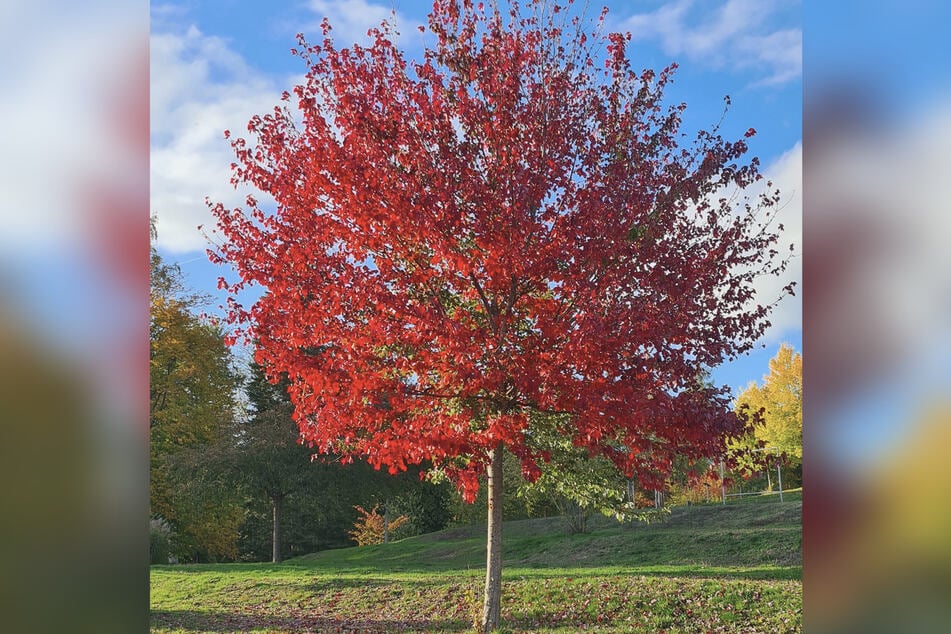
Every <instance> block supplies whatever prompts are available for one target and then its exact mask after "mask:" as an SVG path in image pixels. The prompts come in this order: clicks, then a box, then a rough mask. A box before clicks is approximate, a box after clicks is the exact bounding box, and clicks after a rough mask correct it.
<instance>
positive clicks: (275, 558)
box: [271, 495, 284, 564]
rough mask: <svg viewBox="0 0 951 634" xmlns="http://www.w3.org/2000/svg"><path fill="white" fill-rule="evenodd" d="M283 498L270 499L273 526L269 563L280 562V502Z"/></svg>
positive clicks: (274, 497) (278, 496) (281, 496)
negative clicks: (272, 510) (272, 507)
mask: <svg viewBox="0 0 951 634" xmlns="http://www.w3.org/2000/svg"><path fill="white" fill-rule="evenodd" d="M283 497H284V496H283V495H275V496H273V497H271V502H272V504H273V506H274V518H273V524H274V526H273V528H272V531H271V561H272V562H273V563H275V564H277V563H280V562H281V501H282V499H283Z"/></svg>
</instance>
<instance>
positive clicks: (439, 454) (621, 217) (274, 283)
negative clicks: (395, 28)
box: [210, 0, 785, 496]
mask: <svg viewBox="0 0 951 634" xmlns="http://www.w3.org/2000/svg"><path fill="white" fill-rule="evenodd" d="M546 5H548V3H545V2H541V1H537V2H529V3H528V8H529V9H530V10H520V9H518V8H515V9H513V10H512V11H511V13H509V14H508V15H500V14H499V13H498V12H492V11H484V10H483V9H482V7H481V3H480V5H479V6H478V7H473V6H472V3H471V2H467V1H464V2H461V3H460V2H458V1H455V0H437V1H436V2H435V3H434V5H433V12H432V14H431V15H430V18H429V31H430V32H431V33H432V34H434V36H435V45H434V46H433V47H432V48H431V49H428V50H426V52H425V54H424V57H423V61H422V62H421V63H413V64H407V62H406V61H405V60H404V57H403V55H402V53H401V52H400V50H399V49H398V48H397V47H396V45H395V44H394V43H393V42H392V39H393V37H392V35H393V33H392V32H391V29H390V28H389V27H387V26H386V25H384V26H382V27H381V28H380V29H378V30H375V31H373V32H372V36H373V42H372V44H371V45H370V46H369V47H360V46H353V47H350V48H342V49H338V48H336V47H335V45H334V43H333V41H332V38H331V37H330V26H329V24H327V23H326V22H325V23H324V39H323V41H322V43H321V44H319V45H309V44H307V43H306V42H305V41H304V38H303V36H299V40H300V48H299V49H298V50H295V51H294V53H295V54H297V55H299V56H301V57H302V58H303V60H304V61H305V62H306V65H307V69H308V72H307V75H306V80H305V81H304V83H303V84H302V85H300V86H297V87H296V88H295V89H294V93H295V95H296V103H297V108H298V109H299V114H298V113H292V110H291V100H292V97H291V95H290V94H287V93H285V95H284V104H283V105H282V106H279V107H277V108H275V109H274V112H273V113H271V114H268V115H266V116H256V117H254V118H253V119H252V120H251V122H250V123H249V125H248V129H249V131H250V133H251V134H252V135H253V136H254V137H255V139H256V143H254V144H253V145H249V144H247V143H246V141H245V140H243V139H236V140H233V141H232V145H233V147H234V149H235V151H236V154H237V163H236V164H234V166H233V169H234V178H233V182H235V183H236V184H237V183H251V184H253V185H254V186H255V187H256V188H257V189H259V190H261V191H263V192H266V193H267V194H269V195H271V196H272V197H273V198H274V199H275V201H276V212H273V213H266V212H265V211H263V210H262V209H261V208H260V207H259V205H258V203H257V202H256V201H255V200H254V199H253V198H249V199H248V201H247V207H248V211H244V210H242V209H226V208H225V207H224V206H223V205H221V204H220V203H219V204H212V209H213V211H214V213H215V215H216V216H217V219H218V224H219V228H220V229H221V231H222V232H223V234H224V236H225V241H224V243H223V244H222V245H221V246H220V247H219V249H218V251H216V252H210V256H211V257H212V259H213V260H214V261H216V262H219V263H223V262H230V263H232V264H233V265H234V266H235V268H236V269H237V271H238V272H239V274H240V276H241V281H240V282H238V283H237V284H235V285H233V286H230V288H231V290H232V291H234V292H237V291H238V290H240V288H242V287H243V286H244V285H245V284H247V283H257V284H260V285H262V286H263V287H265V288H266V289H267V292H266V293H265V294H264V295H263V297H261V298H260V300H258V301H257V302H256V303H255V304H254V306H253V307H251V308H250V309H248V310H245V309H244V308H243V307H242V306H240V305H239V304H238V303H237V301H236V300H233V299H232V301H231V302H230V303H231V308H232V310H231V312H230V319H231V321H232V323H233V324H235V326H236V328H237V329H238V333H239V335H243V336H245V337H247V338H248V339H249V340H250V339H253V340H254V341H255V343H256V346H257V353H256V358H257V360H258V362H259V363H261V364H262V365H264V366H265V367H266V368H268V370H269V372H270V375H271V376H273V377H275V378H276V377H278V376H279V374H280V373H282V372H286V373H287V374H288V375H289V376H290V377H291V378H292V381H293V385H292V388H291V397H292V400H293V402H294V405H295V409H296V413H295V416H296V418H297V421H298V423H299V425H300V428H301V432H302V436H303V438H304V439H305V440H306V441H308V442H309V443H311V444H312V446H313V447H314V448H315V449H316V450H318V451H324V452H341V453H342V454H344V455H345V456H348V457H353V456H364V457H367V458H368V459H369V460H370V461H371V462H372V463H374V464H375V465H377V466H381V465H385V466H388V467H389V469H390V470H391V471H394V472H395V471H396V470H400V469H404V468H405V467H406V465H407V464H411V463H412V464H416V463H422V462H426V461H429V462H431V463H432V464H434V465H437V466H440V467H442V468H444V469H446V470H447V471H448V473H449V474H450V475H451V476H452V477H454V479H455V480H456V481H457V483H458V484H459V485H460V486H461V487H462V488H463V490H464V492H465V493H466V494H467V495H469V496H472V495H474V494H475V489H476V487H477V483H476V477H477V476H478V475H479V474H481V473H482V472H483V471H484V468H485V456H486V453H487V451H488V450H489V449H491V448H493V447H496V446H498V445H499V444H500V443H504V444H505V445H506V446H507V447H508V448H510V449H511V450H512V451H513V452H514V453H515V454H516V455H517V456H519V458H521V460H522V464H523V468H524V470H525V472H526V474H527V475H529V476H531V475H533V474H537V472H538V468H539V465H540V464H541V463H542V462H543V458H544V455H543V452H541V451H540V450H539V449H538V447H536V446H534V445H533V442H532V433H531V426H532V424H533V421H534V420H537V418H536V417H533V416H530V414H532V413H533V412H542V413H545V412H560V413H566V414H567V415H566V416H562V417H559V418H558V420H560V421H567V422H562V423H559V425H560V426H561V427H560V431H561V433H563V434H566V435H570V436H571V437H572V438H573V440H574V442H575V444H577V445H578V446H587V447H589V448H590V450H591V451H592V453H596V452H598V453H603V454H605V455H607V456H608V457H610V458H611V459H612V460H614V462H615V463H616V464H617V465H618V466H619V468H621V469H622V470H623V471H625V472H626V473H627V474H628V475H629V476H631V475H633V476H638V477H641V478H642V479H645V478H646V479H648V480H649V479H650V478H651V477H653V476H654V475H656V474H657V473H662V472H665V471H666V470H667V469H668V468H669V465H670V461H671V459H672V457H673V456H674V455H676V454H681V455H684V454H685V455H688V456H704V455H712V454H717V453H718V452H719V451H721V450H722V448H723V441H724V438H726V437H728V436H732V435H736V434H737V433H739V431H740V429H741V424H740V423H739V422H738V421H737V419H736V417H735V416H734V415H733V414H732V412H731V411H730V404H729V395H728V393H727V392H726V390H715V389H705V388H702V387H699V386H698V384H697V376H698V372H699V371H700V370H701V369H702V368H704V367H712V366H715V365H718V364H719V363H721V362H722V361H723V360H725V359H728V358H733V357H735V356H736V355H738V354H740V353H742V352H744V351H746V350H748V349H749V348H750V347H751V346H752V344H753V342H754V341H755V340H756V339H757V338H759V336H760V335H762V333H763V331H764V329H765V328H766V327H767V326H768V322H767V320H766V318H767V315H768V313H769V309H770V306H759V307H754V308H752V309H751V308H750V307H749V305H750V302H751V299H752V298H753V287H752V282H753V280H754V278H755V277H756V276H758V275H761V274H776V273H778V272H779V271H780V270H782V268H783V267H784V266H785V263H784V262H783V261H781V260H780V261H777V258H776V256H777V253H776V250H775V249H774V245H775V243H776V240H777V237H776V235H775V233H774V232H772V231H771V230H770V229H769V225H768V223H769V220H770V218H771V217H772V214H771V210H770V208H771V207H773V205H775V203H776V201H777V196H776V194H775V193H774V192H773V193H770V194H767V195H763V196H759V197H757V199H756V200H752V201H751V200H748V199H747V198H742V199H740V200H737V199H736V196H735V195H734V196H731V192H732V193H733V194H736V192H737V191H740V190H743V189H744V188H746V187H747V186H748V185H750V184H751V183H753V182H754V181H755V180H757V179H759V178H760V177H759V175H758V172H757V160H756V159H755V158H754V159H752V160H751V161H749V162H748V163H746V164H738V163H737V161H738V160H739V159H740V158H741V157H742V155H743V154H744V153H745V152H746V150H747V146H746V143H745V141H744V140H743V139H740V140H737V141H735V142H727V141H725V140H723V139H722V138H721V137H720V136H719V134H718V133H717V130H716V129H713V130H712V131H704V132H701V133H700V134H699V135H698V137H697V139H696V140H695V141H694V142H693V143H692V144H691V145H690V147H680V145H679V139H680V137H681V135H680V132H679V127H680V116H681V113H682V111H683V110H684V108H685V106H684V105H683V104H680V105H676V106H673V107H668V106H665V105H664V104H663V103H662V93H663V90H664V87H665V85H666V84H667V83H668V82H669V81H670V79H671V73H672V70H673V69H672V68H667V69H664V70H663V71H662V72H660V73H657V74H655V73H654V72H653V71H649V70H647V71H644V72H642V73H635V72H633V71H632V70H631V68H630V65H629V62H628V59H627V56H626V43H627V40H628V37H629V36H627V37H626V36H622V35H618V34H611V35H608V36H607V37H604V36H602V35H600V30H599V29H600V26H601V24H599V23H596V24H589V23H587V22H585V21H584V20H579V19H578V18H577V17H574V18H571V17H567V15H568V12H564V11H561V12H559V11H553V10H552V6H550V5H548V6H547V10H545V7H546ZM603 18H604V16H603V14H602V16H601V20H600V21H599V22H603ZM420 28H421V30H424V31H425V29H424V28H423V27H420ZM605 45H606V46H605ZM602 48H603V49H604V51H605V52H604V53H599V52H598V51H599V50H601V49H602ZM295 115H297V121H295ZM752 134H753V131H752V130H750V131H749V132H748V133H747V134H746V136H750V135H752ZM722 192H727V193H725V194H722V197H720V196H721V193H722Z"/></svg>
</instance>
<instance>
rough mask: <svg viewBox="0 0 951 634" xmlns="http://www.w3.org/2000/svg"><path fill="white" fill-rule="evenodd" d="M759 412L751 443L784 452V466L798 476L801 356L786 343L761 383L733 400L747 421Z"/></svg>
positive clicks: (737, 409) (800, 434)
mask: <svg viewBox="0 0 951 634" xmlns="http://www.w3.org/2000/svg"><path fill="white" fill-rule="evenodd" d="M744 406H745V407H744ZM760 410H762V419H761V420H759V421H756V423H755V424H754V426H753V435H754V438H755V440H756V441H760V442H761V443H762V444H763V446H764V447H766V448H775V449H776V450H777V451H778V452H780V453H784V454H785V455H786V460H787V464H788V465H789V466H790V467H793V468H794V469H795V471H796V473H798V470H799V468H801V465H802V355H801V354H799V353H798V352H796V351H795V350H794V349H793V347H792V346H791V345H789V344H787V343H784V344H782V345H781V346H780V348H779V352H777V353H776V356H775V357H773V358H772V359H770V360H769V374H767V375H765V376H764V377H763V384H762V385H758V384H757V383H755V382H753V383H750V384H749V385H748V386H747V388H746V389H745V390H744V391H743V392H742V393H740V395H739V396H738V397H737V399H736V411H737V412H740V413H741V415H744V416H746V417H748V418H749V419H751V420H752V418H753V415H754V414H755V413H756V412H759V411H760ZM797 479H798V478H797ZM790 484H791V483H790Z"/></svg>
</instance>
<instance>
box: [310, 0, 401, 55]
mask: <svg viewBox="0 0 951 634" xmlns="http://www.w3.org/2000/svg"><path fill="white" fill-rule="evenodd" d="M307 7H308V8H309V9H310V10H311V11H313V12H314V14H315V15H316V16H317V21H316V22H314V23H313V24H310V25H308V27H307V29H306V30H305V34H308V35H311V34H317V33H320V21H321V20H323V18H324V17H326V18H328V19H329V20H330V25H331V27H333V31H332V32H331V35H332V36H333V38H334V41H335V42H336V44H337V46H339V47H346V46H349V45H350V44H351V43H353V42H360V43H366V42H367V31H368V30H369V29H371V28H375V27H378V26H380V24H381V23H382V22H384V21H387V22H390V21H392V20H393V17H394V16H393V5H391V4H389V3H387V4H386V5H381V4H375V3H373V2H368V1H367V0H310V1H309V2H308V3H307ZM407 24H408V23H407V21H406V19H405V18H403V17H401V16H400V15H399V14H397V15H396V25H397V27H398V28H400V30H404V31H405V27H406V26H407ZM413 26H415V24H414V25H413Z"/></svg>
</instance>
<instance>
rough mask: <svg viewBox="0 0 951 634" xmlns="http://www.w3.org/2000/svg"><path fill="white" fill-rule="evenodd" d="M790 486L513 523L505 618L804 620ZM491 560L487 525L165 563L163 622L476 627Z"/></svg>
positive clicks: (607, 625)
mask: <svg viewBox="0 0 951 634" xmlns="http://www.w3.org/2000/svg"><path fill="white" fill-rule="evenodd" d="M749 497H750V498H752V497H753V496H749ZM764 497H765V496H764ZM784 497H785V493H784ZM786 499H787V501H786V502H785V503H783V504H779V503H778V498H770V500H771V501H775V502H776V503H765V501H764V503H753V502H750V501H744V502H743V503H736V504H734V503H733V500H732V499H731V501H730V502H729V503H728V504H727V505H726V506H720V505H709V506H694V507H683V508H676V509H674V510H673V511H672V512H671V514H670V516H669V517H668V518H667V519H666V520H665V521H663V522H656V523H652V524H649V525H644V524H633V525H632V524H627V525H619V524H618V523H616V522H613V521H611V520H609V519H607V518H598V519H597V520H595V521H592V523H591V528H592V530H591V532H589V533H587V534H583V535H566V534H565V532H564V528H563V524H562V521H561V520H560V519H559V518H547V519H536V520H524V521H518V522H507V523H506V524H505V526H504V538H503V550H504V568H503V571H504V572H503V590H502V620H503V623H504V625H505V630H504V631H508V632H565V633H567V632H576V631H578V630H580V629H587V630H590V631H599V632H707V631H710V632H797V631H801V629H802V625H801V614H802V582H801V579H802V548H801V546H802V531H801V511H802V504H801V502H799V501H789V500H790V498H786ZM800 499H801V493H800ZM747 500H749V498H747ZM484 566H485V536H484V526H471V527H464V528H455V529H449V530H446V531H442V532H439V533H433V534H430V535H423V536H420V537H415V538H411V539H406V540H402V541H399V542H395V543H391V544H386V545H379V546H367V547H363V548H347V549H341V550H331V551H323V552H319V553H315V554H312V555H307V556H304V557H299V558H296V559H293V560H290V561H287V562H284V563H282V564H279V565H274V564H224V565H194V566H154V567H153V568H152V573H151V587H152V598H151V609H152V631H153V632H157V633H162V634H171V633H186V632H187V633H195V632H216V633H218V632H275V633H285V632H392V631H413V632H424V631H425V632H466V631H471V630H472V623H473V620H474V618H477V616H478V614H479V612H480V609H481V592H482V583H483V579H484V575H485V572H484V570H485V568H484Z"/></svg>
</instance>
